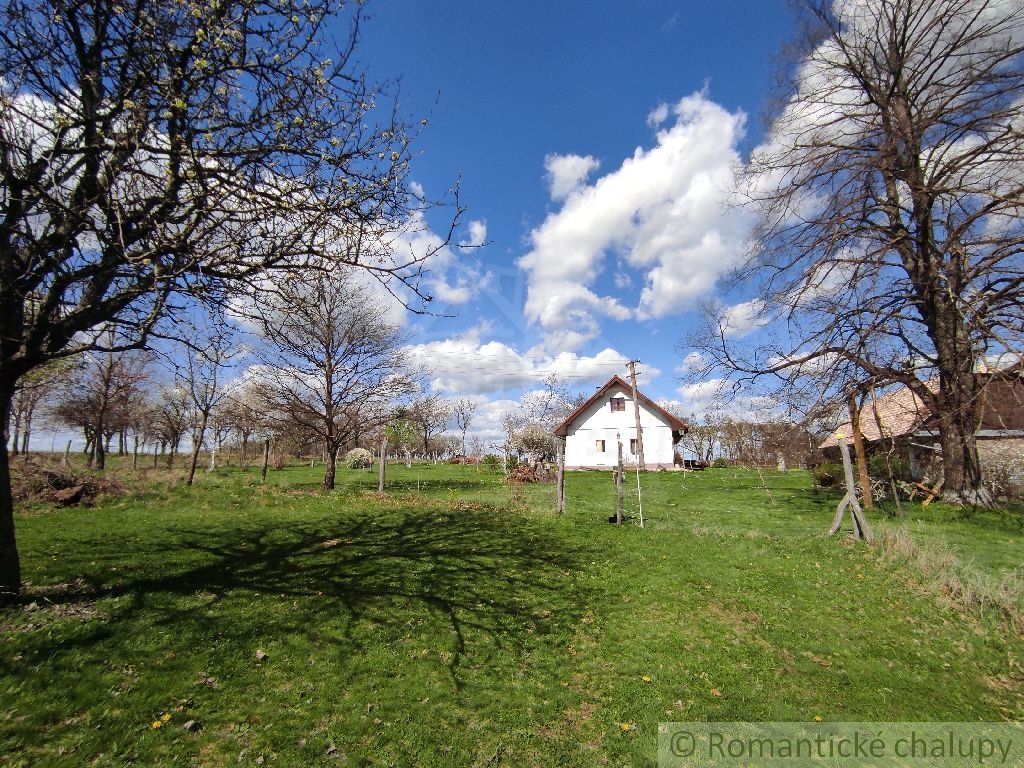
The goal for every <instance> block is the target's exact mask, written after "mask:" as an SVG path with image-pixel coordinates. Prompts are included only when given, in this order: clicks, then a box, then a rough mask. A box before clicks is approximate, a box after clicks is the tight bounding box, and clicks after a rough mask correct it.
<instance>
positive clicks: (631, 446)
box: [629, 437, 637, 456]
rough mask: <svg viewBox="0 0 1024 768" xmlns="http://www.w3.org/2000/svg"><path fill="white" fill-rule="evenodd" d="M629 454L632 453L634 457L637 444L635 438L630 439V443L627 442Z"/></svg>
mask: <svg viewBox="0 0 1024 768" xmlns="http://www.w3.org/2000/svg"><path fill="white" fill-rule="evenodd" d="M629 452H630V453H632V454H633V455H634V456H635V455H636V452H637V444H636V438H635V437H634V438H630V441H629Z"/></svg>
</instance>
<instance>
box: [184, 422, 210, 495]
mask: <svg viewBox="0 0 1024 768" xmlns="http://www.w3.org/2000/svg"><path fill="white" fill-rule="evenodd" d="M206 419H207V414H205V413H204V414H203V415H202V418H201V419H200V420H199V429H198V430H197V431H196V434H195V443H194V444H193V446H192V461H191V462H190V463H189V466H188V480H186V481H185V485H192V481H193V480H194V479H195V476H196V464H198V463H199V451H200V450H201V449H202V447H203V438H204V437H205V435H206Z"/></svg>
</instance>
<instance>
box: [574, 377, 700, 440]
mask: <svg viewBox="0 0 1024 768" xmlns="http://www.w3.org/2000/svg"><path fill="white" fill-rule="evenodd" d="M616 385H617V386H620V387H624V388H625V389H626V391H632V387H630V385H629V384H628V383H626V381H625V380H623V379H621V378H619V377H618V376H612V377H611V378H610V379H608V381H607V382H606V383H605V385H604V386H602V387H601V388H600V389H599V390H597V392H595V393H594V394H592V395H591V396H590V397H589V398H587V401H586V402H585V403H583V405H581V406H580V407H579V408H577V409H576V410H575V411H573V412H572V413H570V414H569V416H568V418H566V420H565V421H563V422H562V423H561V424H559V425H558V426H557V427H555V434H556V435H558V436H559V437H565V436H566V435H567V434H568V433H569V427H570V426H572V423H573V422H574V421H576V417H577V416H579V415H580V414H581V413H583V412H584V411H585V410H587V408H589V407H590V406H592V405H593V404H594V403H596V402H597V401H598V400H600V399H601V398H602V397H604V396H605V395H606V394H608V390H609V389H611V388H612V387H614V386H616ZM636 396H637V399H638V400H639V401H640V402H641V403H643V404H644V405H646V406H647V407H648V408H650V409H651V410H652V411H654V412H655V413H658V414H660V415H661V416H663V417H664V418H665V420H666V421H667V422H668V423H669V426H670V427H672V431H673V432H687V431H689V429H690V428H689V426H688V425H687V423H686V422H685V421H683V420H682V419H680V418H678V417H677V416H673V415H672V414H671V413H669V412H668V411H666V410H665V409H664V408H662V407H661V406H660V405H658V404H657V403H656V402H654V401H653V400H651V398H649V397H648V396H647V395H645V394H644V393H643V392H641V391H640V390H639V389H638V390H637V392H636Z"/></svg>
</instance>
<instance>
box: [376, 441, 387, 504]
mask: <svg viewBox="0 0 1024 768" xmlns="http://www.w3.org/2000/svg"><path fill="white" fill-rule="evenodd" d="M387 466H388V439H387V438H386V437H385V438H384V439H383V440H381V441H380V474H379V475H378V477H377V493H384V476H385V474H386V473H387Z"/></svg>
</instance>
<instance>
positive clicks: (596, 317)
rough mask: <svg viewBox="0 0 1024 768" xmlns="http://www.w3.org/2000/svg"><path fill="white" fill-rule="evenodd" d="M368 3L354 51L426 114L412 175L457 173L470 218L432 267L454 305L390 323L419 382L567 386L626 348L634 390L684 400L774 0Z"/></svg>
mask: <svg viewBox="0 0 1024 768" xmlns="http://www.w3.org/2000/svg"><path fill="white" fill-rule="evenodd" d="M367 8H368V15H369V20H368V21H367V23H366V24H365V26H364V30H363V36H362V41H361V45H360V48H359V54H358V55H359V58H360V60H361V62H362V64H363V65H364V66H365V67H366V69H367V71H368V73H369V75H370V77H371V78H372V79H375V80H384V79H400V80H401V107H402V110H403V112H404V113H406V114H407V115H409V117H410V119H412V120H417V121H418V120H419V119H420V118H421V117H424V116H425V117H427V118H429V121H428V125H427V128H426V130H425V131H424V132H423V135H422V136H421V138H420V140H419V141H418V149H419V151H420V152H421V153H422V154H420V155H419V156H417V157H416V158H415V162H414V165H413V177H414V178H415V179H416V181H417V182H418V183H420V184H422V185H423V187H424V189H425V190H426V193H427V195H428V196H436V195H440V194H442V193H443V192H444V190H445V189H446V188H447V187H448V186H449V185H450V184H452V183H453V182H454V181H455V180H456V179H461V184H462V201H463V203H464V204H466V205H467V206H468V208H469V211H468V214H467V216H466V220H465V222H466V224H467V225H468V224H469V223H470V222H471V221H472V222H479V223H482V224H484V225H485V226H486V239H487V242H488V245H487V246H486V247H484V248H480V249H460V248H458V247H453V248H452V249H450V252H449V253H448V255H447V256H445V257H444V259H442V261H441V262H440V263H439V265H438V269H437V270H436V277H437V279H438V280H439V281H441V282H440V283H439V286H440V289H439V295H440V296H441V297H442V298H441V299H440V300H439V301H438V303H437V306H436V307H435V308H434V311H435V312H439V313H442V314H445V315H455V316H454V317H427V318H413V317H410V318H408V319H407V322H408V324H409V327H410V330H411V331H412V333H413V334H414V341H415V343H416V344H417V345H418V346H417V349H418V351H419V353H420V355H421V357H422V358H423V359H424V360H429V361H430V362H431V363H432V364H433V365H434V367H435V371H436V376H435V385H436V386H437V387H439V388H440V389H441V391H443V392H446V393H449V394H473V395H480V396H481V397H486V398H487V399H489V400H492V401H493V400H498V401H500V400H502V399H508V398H514V397H516V396H517V395H518V393H519V392H520V391H521V390H522V389H523V387H528V386H529V382H530V381H531V380H532V378H533V377H536V376H537V375H540V374H541V373H543V372H546V371H548V370H556V371H558V372H560V373H562V374H565V375H568V376H570V377H571V378H570V381H571V382H572V384H573V385H574V386H575V387H577V388H579V389H581V390H583V389H590V388H591V387H592V386H593V385H594V384H597V383H600V382H601V381H603V380H605V379H606V378H607V377H608V376H610V375H611V374H613V373H619V374H622V373H623V372H624V368H622V367H620V366H619V365H617V363H616V361H617V360H619V359H622V358H623V357H635V358H639V359H641V360H642V361H643V362H644V365H643V366H641V367H642V368H643V369H645V370H649V371H653V370H655V369H656V371H657V375H656V376H655V377H654V378H652V379H649V380H648V381H647V382H646V383H645V385H644V388H645V390H646V391H647V392H648V393H649V394H650V395H651V396H653V397H656V398H664V399H676V400H682V401H683V402H686V400H687V398H686V395H687V394H688V393H687V392H686V391H683V392H680V391H679V389H678V388H679V381H678V374H677V373H676V369H677V368H678V366H679V365H680V363H681V360H682V356H681V355H680V353H679V351H678V350H677V345H678V343H679V341H680V339H681V338H683V337H684V336H685V334H686V332H687V330H688V329H689V328H690V327H691V325H692V323H693V320H694V314H693V309H694V308H695V307H696V306H697V304H698V302H700V301H701V300H702V299H705V298H707V297H709V296H713V295H714V294H715V290H716V289H715V284H716V279H717V278H718V277H719V276H720V275H721V274H723V273H724V271H725V269H726V268H727V267H728V266H729V263H730V260H732V259H736V258H737V257H738V256H739V255H740V252H741V251H742V244H743V235H744V232H745V221H744V219H743V217H742V216H741V215H739V214H737V213H735V212H733V213H730V212H728V211H726V212H722V211H723V206H722V202H723V200H724V198H725V190H726V188H727V187H729V178H730V177H729V174H730V168H731V167H732V165H733V163H734V162H735V161H737V160H739V159H740V158H742V157H743V156H744V155H745V154H746V153H747V152H748V151H749V150H750V148H751V147H753V146H755V145H756V144H757V143H759V141H760V140H761V139H762V138H763V137H762V131H763V127H762V126H763V119H762V115H763V113H764V110H765V105H766V104H767V103H768V100H769V98H770V96H771V90H770V89H771V84H772V81H773V77H774V74H775V60H776V56H777V55H778V51H779V49H780V45H781V44H782V43H783V42H784V41H785V40H786V39H787V37H789V36H790V34H791V24H792V18H791V16H790V13H789V12H788V10H787V7H786V2H785V0H723V1H722V2H714V3H678V2H676V3H671V2H643V3H635V4H623V3H612V2H591V3H582V2H575V3H568V2H554V3H551V2H544V3H540V2H537V3H527V2H500V3H499V2H441V3H426V2H405V1H399V0H372V2H370V3H369V4H368V6H367ZM432 223H433V224H434V226H435V228H440V221H439V220H437V219H434V220H433V222H432ZM481 231H482V230H481V228H480V226H479V224H478V225H477V229H476V231H475V234H476V235H477V237H479V235H480V233H481ZM459 238H460V239H461V240H462V241H464V242H468V241H470V240H471V239H472V237H471V234H470V233H469V231H468V229H467V230H466V231H464V232H461V233H460V234H459ZM445 298H447V299H449V300H447V301H446V300H445Z"/></svg>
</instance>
